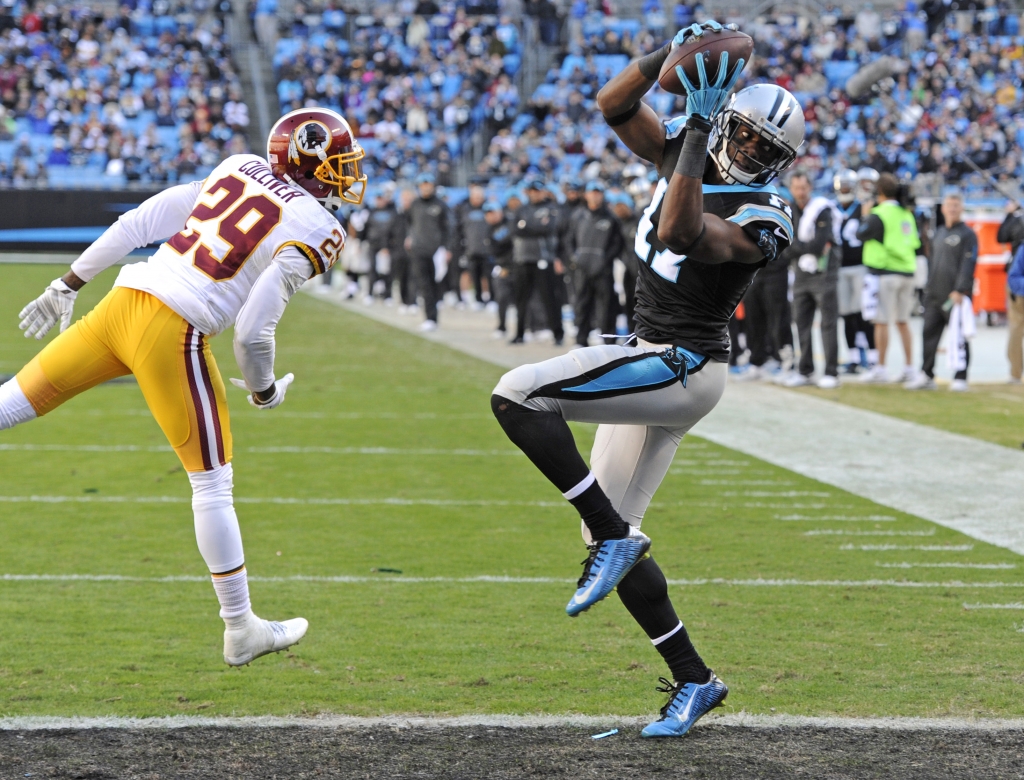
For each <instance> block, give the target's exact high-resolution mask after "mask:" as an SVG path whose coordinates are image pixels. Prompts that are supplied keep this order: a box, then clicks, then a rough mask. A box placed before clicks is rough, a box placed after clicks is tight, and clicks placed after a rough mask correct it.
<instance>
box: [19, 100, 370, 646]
mask: <svg viewBox="0 0 1024 780" xmlns="http://www.w3.org/2000/svg"><path fill="white" fill-rule="evenodd" d="M362 157H363V150H362V149H361V148H360V147H359V145H358V144H356V143H355V141H354V140H353V137H352V132H351V129H350V128H349V126H348V123H347V122H346V121H345V120H344V119H343V118H342V117H341V116H339V115H338V114H336V113H334V112H333V111H328V110H324V109H319V108H309V109H302V110H299V111H293V112H291V113H290V114H287V115H285V116H284V117H282V118H281V119H280V120H278V122H277V124H275V125H274V127H273V129H272V130H271V133H270V137H269V138H268V140H267V158H268V160H269V165H268V160H264V159H263V158H261V157H258V156H256V155H252V154H238V155H234V156H232V157H229V158H228V159H227V160H225V161H224V162H222V163H221V164H220V165H218V166H217V167H216V168H215V169H214V170H213V172H212V173H211V174H210V176H209V177H208V178H207V179H206V180H205V181H198V182H193V183H191V184H182V185H180V186H177V187H171V188H170V189H167V190H164V191H163V192H161V193H159V194H158V195H154V196H153V197H152V198H150V199H149V200H147V201H145V202H144V203H143V204H142V205H140V206H139V207H138V208H136V209H134V210H132V211H129V212H128V213H126V214H124V215H123V216H122V217H121V218H120V219H119V220H118V221H117V222H116V223H115V224H114V225H113V226H112V227H111V228H110V229H108V230H107V231H106V232H105V233H104V234H103V235H102V236H100V238H99V239H97V240H96V242H95V243H93V244H92V246H90V247H89V248H88V249H87V250H86V251H85V252H84V253H82V255H81V256H80V257H79V258H78V259H77V260H75V262H74V263H72V264H71V270H70V271H69V272H68V273H67V274H65V275H64V276H63V277H61V278H60V279H57V280H55V281H54V282H52V283H51V284H50V286H49V287H47V288H46V290H45V292H43V294H42V295H40V296H39V297H38V298H37V299H36V300H34V301H33V302H32V303H30V304H29V305H28V306H26V307H25V308H24V310H23V311H22V312H21V315H20V316H21V318H22V322H21V328H22V329H23V330H24V331H25V335H26V336H35V337H36V338H37V339H38V338H42V337H43V335H44V334H45V333H46V332H47V331H48V330H50V328H52V327H53V326H54V325H55V324H56V323H57V322H58V321H60V326H61V333H60V335H59V336H58V337H57V338H56V339H54V340H53V341H52V342H51V343H50V344H48V345H47V346H46V347H45V348H44V349H43V351H42V352H40V353H39V354H38V355H37V356H36V357H35V358H34V359H33V360H32V361H31V362H30V363H29V364H28V365H27V366H25V367H24V368H23V369H22V370H21V371H20V372H18V375H17V376H16V377H15V378H14V379H12V380H11V381H9V382H7V383H6V384H4V385H3V386H0V429H5V428H10V427H12V426H14V425H17V424H19V423H23V422H27V421H28V420H31V419H33V418H35V417H40V416H42V415H44V414H46V413H47V412H50V411H52V410H53V409H56V408H57V407H58V406H60V405H61V404H62V403H64V402H65V401H67V400H68V399H70V398H72V397H74V396H75V395H78V394H79V393H81V392H82V391H83V390H88V389H89V388H91V387H95V386H96V385H98V384H100V383H101V382H105V381H107V380H108V379H112V378H114V377H117V376H123V375H125V374H134V375H135V378H136V379H137V380H138V383H139V388H140V389H141V390H142V394H143V396H145V399H146V403H147V404H148V405H149V409H150V411H151V412H152V414H153V416H154V417H155V418H156V421H157V422H158V423H159V424H160V428H161V429H162V430H163V432H164V435H165V436H166V437H167V440H168V441H169V442H170V444H171V446H172V447H173V448H174V451H175V452H176V453H177V454H178V457H179V458H180V459H181V463H182V465H183V466H184V468H185V470H186V471H187V472H188V477H189V481H190V482H191V483H192V509H193V512H194V515H195V529H196V539H197V541H198V542H199V552H200V553H201V554H202V556H203V559H204V560H205V561H206V565H207V566H208V567H209V569H210V572H211V573H212V577H213V587H214V590H215V591H216V593H217V598H218V600H219V601H220V615H221V617H222V618H223V619H224V623H225V631H224V660H225V661H226V662H227V663H228V664H230V665H232V666H239V665H242V664H246V663H248V662H249V661H251V660H252V659H254V658H258V657H259V656H261V655H265V654H267V653H270V652H274V651H276V650H283V649H284V648H286V647H289V646H290V645H293V644H295V643H296V642H298V641H299V640H300V639H301V638H302V636H303V635H304V634H305V633H306V628H307V623H306V621H305V620H304V619H302V618H295V619H293V620H286V621H283V622H280V623H276V622H270V621H267V620H262V619H260V618H258V617H256V615H254V614H253V612H252V609H251V608H250V604H249V588H248V583H247V580H246V572H245V558H244V555H243V553H242V536H241V533H240V531H239V528H238V519H237V517H236V516H235V509H234V505H233V503H234V502H233V498H232V472H231V427H230V423H229V418H228V404H227V398H226V397H225V392H224V383H223V381H222V380H221V377H220V373H219V372H218V370H217V364H216V363H215V362H214V359H213V353H212V352H211V350H210V345H209V343H208V339H209V338H210V337H212V336H214V335H216V334H217V333H220V332H221V331H222V330H224V329H225V328H227V327H229V326H231V325H234V326H235V342H234V348H235V357H236V359H237V360H238V365H239V367H240V368H241V370H242V375H243V376H244V377H245V379H244V381H242V380H237V379H233V380H232V382H234V383H235V384H237V385H239V386H240V387H244V388H245V389H246V390H247V391H248V392H249V402H250V403H251V404H252V405H253V406H255V407H256V408H257V409H273V408H274V407H275V406H278V405H280V404H281V403H282V402H283V401H284V397H285V393H286V392H287V390H288V386H289V385H290V384H291V383H292V379H293V376H292V374H287V375H285V376H284V377H282V378H280V379H275V377H274V332H275V329H276V327H277V323H278V321H279V320H280V318H281V315H282V314H283V312H284V308H285V306H286V305H287V303H288V300H289V299H290V298H291V296H292V295H294V293H295V292H296V290H298V289H299V287H300V286H301V285H302V284H303V282H305V281H306V280H307V279H309V278H310V277H312V276H315V275H316V274H321V273H323V272H324V271H326V270H327V269H328V268H330V267H331V265H333V264H334V262H335V261H336V260H337V258H338V255H339V254H340V252H341V248H342V246H343V245H344V243H345V233H344V231H343V230H342V228H341V226H340V224H339V223H338V220H337V219H336V218H335V217H334V216H333V214H332V212H333V211H336V210H337V209H338V208H339V207H340V206H341V205H342V203H353V204H358V203H360V202H361V201H362V198H363V193H364V192H365V188H366V176H364V175H362V173H361V170H360V163H359V161H360V159H362ZM167 236H170V237H171V238H169V239H167V240H166V241H165V242H164V243H163V244H161V246H160V248H159V249H158V250H157V252H156V254H154V255H153V257H152V258H150V259H149V260H148V261H147V262H142V263H135V264H132V265H128V266H125V267H124V268H123V269H122V270H121V272H120V274H119V275H118V277H117V281H116V282H115V283H114V289H113V290H111V291H110V293H108V294H107V296H106V297H105V298H104V299H103V300H102V301H100V303H99V304H98V305H97V306H96V308H95V309H93V310H92V311H91V312H89V313H88V314H87V315H85V317H83V318H82V319H80V320H79V321H78V322H76V323H75V324H74V325H72V324H71V317H72V309H73V306H74V300H75V295H76V293H77V291H78V290H79V289H81V287H82V285H84V284H86V282H88V281H89V280H90V279H92V278H93V277H95V276H96V274H98V273H99V272H100V271H103V270H104V269H106V268H109V267H110V266H112V265H113V264H114V263H116V262H117V261H118V260H120V259H121V258H123V257H124V256H125V255H127V254H128V253H129V252H131V251H132V250H134V249H137V248H140V247H144V246H147V245H148V244H150V243H152V242H154V241H158V240H161V239H165V238H167ZM69 326H70V327H69Z"/></svg>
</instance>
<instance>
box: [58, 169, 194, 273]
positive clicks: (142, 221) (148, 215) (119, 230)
mask: <svg viewBox="0 0 1024 780" xmlns="http://www.w3.org/2000/svg"><path fill="white" fill-rule="evenodd" d="M202 188H203V182H202V181H194V182H191V183H189V184H180V185H178V186H177V187H170V188H168V189H166V190H164V191H163V192H158V193H157V194H156V195H154V196H153V197H152V198H149V199H148V200H146V201H144V202H143V203H142V204H140V205H139V206H138V208H134V209H132V210H131V211H129V212H126V213H125V214H122V215H121V217H120V218H119V219H118V220H117V222H115V223H114V224H113V225H111V226H110V227H109V228H107V230H106V232H104V233H103V235H102V236H100V237H99V238H97V239H96V240H95V241H94V242H93V243H92V246H90V247H89V248H88V249H86V250H85V251H84V252H83V253H82V254H81V255H79V257H78V259H77V260H75V262H73V263H72V264H71V272H70V276H71V277H73V278H72V279H71V281H68V280H67V279H65V283H66V284H67V285H68V287H72V289H76V290H77V289H78V288H79V287H81V286H82V285H83V284H85V283H86V282H89V281H91V280H92V278H93V277H94V276H96V274H98V273H99V272H100V271H104V270H106V269H107V268H109V267H110V266H112V265H113V264H114V263H116V262H117V261H118V260H120V259H121V258H123V257H124V256H125V255H127V254H128V253H129V252H132V251H134V250H136V249H141V248H142V247H144V246H149V245H150V244H152V243H153V242H154V241H158V240H160V239H162V238H168V237H170V236H173V235H174V234H175V233H177V232H178V231H179V230H181V229H182V228H183V227H185V222H186V220H188V217H189V214H191V213H192V209H193V208H195V205H196V199H197V198H198V197H199V193H200V192H202ZM73 282H74V283H76V284H78V287H73V285H72V283H73Z"/></svg>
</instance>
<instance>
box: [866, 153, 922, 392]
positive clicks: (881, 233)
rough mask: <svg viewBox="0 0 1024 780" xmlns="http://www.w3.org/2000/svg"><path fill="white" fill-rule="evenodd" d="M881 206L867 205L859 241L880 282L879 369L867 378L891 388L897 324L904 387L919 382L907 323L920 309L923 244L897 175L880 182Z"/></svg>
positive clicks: (881, 178)
mask: <svg viewBox="0 0 1024 780" xmlns="http://www.w3.org/2000/svg"><path fill="white" fill-rule="evenodd" d="M877 190H878V199H879V202H878V204H877V205H875V204H874V203H872V202H871V201H864V202H863V205H862V209H861V223H860V227H859V228H858V229H857V238H858V239H859V240H860V241H862V242H863V244H864V255H863V256H864V265H866V266H867V267H868V273H870V274H873V275H875V276H877V277H878V311H877V313H876V315H875V319H874V322H875V345H876V346H877V347H878V365H877V366H875V368H874V369H873V370H871V371H868V372H867V373H866V374H864V376H863V377H862V381H865V382H887V381H889V377H888V374H887V373H886V370H885V360H886V354H887V352H888V347H889V325H890V324H895V325H896V329H897V331H898V332H899V334H900V340H901V341H902V342H903V355H904V359H905V366H906V368H905V369H904V372H903V376H902V377H901V379H902V381H904V382H911V381H913V380H914V379H915V378H916V372H915V371H914V368H913V362H912V353H911V347H912V341H911V337H910V327H909V326H908V325H907V322H908V321H909V319H910V314H911V312H912V311H913V308H914V272H915V271H916V269H917V250H918V248H919V247H920V246H921V241H920V239H919V238H918V234H917V223H916V220H915V219H914V215H913V213H911V212H910V211H908V210H907V209H906V208H904V207H903V206H902V205H901V204H900V202H899V201H898V200H897V198H898V197H899V195H900V183H899V181H898V180H897V179H896V177H895V176H893V175H892V174H891V173H883V174H881V175H880V176H879V177H878V185H877Z"/></svg>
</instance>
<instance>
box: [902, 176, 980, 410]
mask: <svg viewBox="0 0 1024 780" xmlns="http://www.w3.org/2000/svg"><path fill="white" fill-rule="evenodd" d="M963 213H964V204H963V198H962V197H961V196H960V195H959V194H958V193H955V192H952V193H950V194H948V195H946V197H945V198H943V200H942V218H943V221H944V222H945V224H944V225H943V226H942V227H939V228H936V230H935V238H934V239H932V254H931V257H930V258H929V260H928V284H927V285H926V286H925V288H924V334H923V349H922V353H923V355H922V360H921V373H920V374H918V375H917V376H916V377H915V378H914V379H912V380H910V381H909V382H906V383H905V384H904V385H903V386H904V387H905V388H906V389H907V390H934V389H935V353H936V352H937V351H938V348H939V340H940V339H941V338H942V331H943V330H945V328H946V325H947V324H949V315H950V311H951V310H952V308H953V307H954V306H959V305H960V304H961V303H962V302H963V299H964V298H965V297H970V296H971V294H972V292H973V291H974V266H975V264H976V263H977V260H978V236H977V235H976V234H975V232H974V231H973V230H972V229H971V228H970V226H968V225H967V224H965V223H964V222H963V220H962V219H961V217H962V216H963ZM948 348H949V349H956V348H957V345H955V344H951V345H950V346H949V347H948ZM963 348H964V352H965V355H964V358H965V360H964V368H963V369H962V370H960V371H957V373H956V375H955V376H954V378H953V382H952V383H951V384H950V386H949V389H950V390H959V391H964V390H966V389H967V365H968V364H969V363H970V361H971V352H970V348H969V347H968V345H967V342H966V341H965V342H964V344H963Z"/></svg>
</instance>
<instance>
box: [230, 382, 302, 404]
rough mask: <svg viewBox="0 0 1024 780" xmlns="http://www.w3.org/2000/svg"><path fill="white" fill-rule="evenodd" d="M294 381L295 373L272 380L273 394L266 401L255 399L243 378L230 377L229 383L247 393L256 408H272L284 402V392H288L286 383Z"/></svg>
mask: <svg viewBox="0 0 1024 780" xmlns="http://www.w3.org/2000/svg"><path fill="white" fill-rule="evenodd" d="M294 381H295V374H285V375H284V376H283V377H281V378H280V379H276V380H274V384H273V388H274V395H273V396H272V397H271V398H270V400H268V401H263V402H260V401H258V400H257V399H256V394H255V393H254V392H253V391H252V390H250V389H249V385H247V384H246V383H245V380H244V379H235V378H234V377H232V378H231V384H233V385H234V386H235V387H240V388H242V389H243V390H245V391H246V392H247V393H248V394H249V403H250V404H252V405H253V406H255V407H256V408H257V409H273V408H274V407H275V406H280V405H281V404H283V403H284V394H285V393H286V392H288V385H290V384H291V383H292V382H294Z"/></svg>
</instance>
